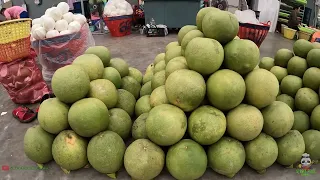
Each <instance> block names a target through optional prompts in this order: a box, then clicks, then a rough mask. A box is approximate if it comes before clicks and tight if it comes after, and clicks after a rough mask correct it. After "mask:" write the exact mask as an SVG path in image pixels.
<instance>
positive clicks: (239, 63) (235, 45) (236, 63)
mask: <svg viewBox="0 0 320 180" xmlns="http://www.w3.org/2000/svg"><path fill="white" fill-rule="evenodd" d="M224 54H225V57H224V64H225V66H226V67H227V68H228V69H230V70H234V71H236V72H237V73H239V74H241V75H245V74H247V73H249V72H251V71H252V70H253V69H254V68H255V67H256V66H257V65H258V64H259V58H260V51H259V48H258V46H257V45H256V44H255V43H254V42H252V41H250V40H242V39H240V40H232V41H231V42H229V43H228V44H227V45H226V46H225V47H224Z"/></svg>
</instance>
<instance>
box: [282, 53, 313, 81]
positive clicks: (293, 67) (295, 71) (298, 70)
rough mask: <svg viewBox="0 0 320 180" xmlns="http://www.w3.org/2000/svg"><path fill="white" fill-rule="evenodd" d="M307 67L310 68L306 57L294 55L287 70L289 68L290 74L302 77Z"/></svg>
mask: <svg viewBox="0 0 320 180" xmlns="http://www.w3.org/2000/svg"><path fill="white" fill-rule="evenodd" d="M307 68H308V65H307V61H306V60H305V59H303V58H301V57H298V56H294V57H293V58H291V59H290V61H289V62H288V67H287V70H288V74H290V75H295V76H298V77H301V78H302V76H303V74H304V72H305V71H306V70H307Z"/></svg>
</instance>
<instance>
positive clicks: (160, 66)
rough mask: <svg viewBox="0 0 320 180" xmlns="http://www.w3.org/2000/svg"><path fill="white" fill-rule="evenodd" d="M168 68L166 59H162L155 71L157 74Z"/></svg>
mask: <svg viewBox="0 0 320 180" xmlns="http://www.w3.org/2000/svg"><path fill="white" fill-rule="evenodd" d="M165 69H166V61H160V62H159V63H158V64H157V65H156V66H155V67H154V71H153V73H154V74H156V73H157V72H160V71H162V70H165Z"/></svg>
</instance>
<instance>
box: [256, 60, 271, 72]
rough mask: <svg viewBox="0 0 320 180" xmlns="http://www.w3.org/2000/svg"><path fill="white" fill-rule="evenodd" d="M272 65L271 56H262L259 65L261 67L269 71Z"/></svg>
mask: <svg viewBox="0 0 320 180" xmlns="http://www.w3.org/2000/svg"><path fill="white" fill-rule="evenodd" d="M273 66H274V59H273V58H271V57H263V58H262V59H261V60H260V63H259V67H260V68H262V69H266V70H268V71H270V69H271V68H272V67H273Z"/></svg>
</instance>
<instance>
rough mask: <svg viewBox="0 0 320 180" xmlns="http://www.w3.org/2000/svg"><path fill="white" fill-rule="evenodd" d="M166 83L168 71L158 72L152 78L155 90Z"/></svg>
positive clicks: (152, 86) (152, 85)
mask: <svg viewBox="0 0 320 180" xmlns="http://www.w3.org/2000/svg"><path fill="white" fill-rule="evenodd" d="M165 83H166V71H165V70H162V71H160V72H158V73H156V74H155V75H154V76H153V77H152V80H151V88H152V90H155V89H156V88H157V87H160V86H163V85H164V84H165Z"/></svg>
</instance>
